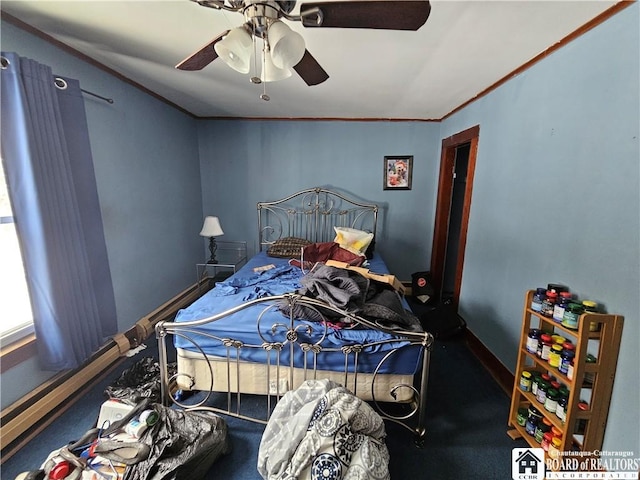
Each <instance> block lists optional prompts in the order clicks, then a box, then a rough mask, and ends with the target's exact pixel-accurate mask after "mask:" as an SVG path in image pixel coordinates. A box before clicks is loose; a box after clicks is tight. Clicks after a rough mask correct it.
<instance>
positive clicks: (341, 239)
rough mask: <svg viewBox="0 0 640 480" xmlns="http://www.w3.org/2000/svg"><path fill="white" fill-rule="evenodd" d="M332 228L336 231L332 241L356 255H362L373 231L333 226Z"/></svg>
mask: <svg viewBox="0 0 640 480" xmlns="http://www.w3.org/2000/svg"><path fill="white" fill-rule="evenodd" d="M333 229H334V230H335V231H336V238H335V239H334V240H333V241H334V242H336V243H337V244H338V245H340V246H341V247H342V248H344V249H345V250H349V251H350V252H351V253H355V254H356V255H364V254H365V252H366V251H367V247H368V246H369V244H370V243H371V241H372V240H373V233H370V232H363V231H362V230H356V229H355V228H347V227H333Z"/></svg>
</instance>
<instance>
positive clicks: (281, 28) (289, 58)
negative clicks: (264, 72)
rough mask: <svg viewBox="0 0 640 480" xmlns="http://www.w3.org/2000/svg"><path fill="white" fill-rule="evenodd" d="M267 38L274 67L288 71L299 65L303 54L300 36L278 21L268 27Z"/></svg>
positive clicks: (302, 43) (303, 48) (303, 47)
mask: <svg viewBox="0 0 640 480" xmlns="http://www.w3.org/2000/svg"><path fill="white" fill-rule="evenodd" d="M268 36H269V45H271V58H272V60H273V63H274V65H275V66H276V67H278V68H286V69H288V68H292V67H294V66H295V65H297V64H298V63H300V60H302V57H303V56H304V52H305V45H304V38H302V35H300V34H299V33H297V32H294V31H293V30H291V28H289V26H288V25H286V24H285V23H283V22H281V21H279V20H278V21H276V22H273V23H272V24H271V25H270V26H269V32H268Z"/></svg>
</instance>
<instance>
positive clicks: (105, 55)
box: [0, 0, 617, 119]
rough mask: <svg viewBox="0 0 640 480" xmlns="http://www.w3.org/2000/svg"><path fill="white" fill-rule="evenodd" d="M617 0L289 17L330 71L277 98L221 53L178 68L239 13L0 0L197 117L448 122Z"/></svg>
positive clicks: (443, 4)
mask: <svg viewBox="0 0 640 480" xmlns="http://www.w3.org/2000/svg"><path fill="white" fill-rule="evenodd" d="M328 1H331V0H328ZM297 3H298V5H299V4H300V3H304V1H302V2H300V1H299V2H297ZM615 3H617V2H615V1H604V0H602V1H598V0H595V1H594V0H589V1H582V0H570V1H541V0H515V1H481V0H471V1H454V0H441V1H438V0H433V1H432V2H431V7H432V8H431V15H430V17H429V19H428V20H427V22H426V24H425V25H424V26H423V27H422V28H420V29H419V30H418V31H417V32H406V31H384V30H360V29H337V28H315V29H312V28H305V27H303V26H302V25H301V24H299V23H297V22H288V24H289V26H291V27H292V28H293V29H294V30H296V31H298V32H299V33H301V34H302V35H303V36H304V38H305V42H306V47H307V50H309V52H310V53H311V54H312V55H313V56H314V57H315V58H316V60H317V61H318V62H319V63H320V65H322V67H323V68H324V69H325V70H326V71H327V73H328V74H329V79H328V80H327V81H326V82H324V83H321V84H320V85H316V86H313V87H309V86H307V85H306V84H305V83H304V81H303V80H302V79H301V78H300V77H299V76H298V75H297V74H296V73H295V72H294V74H293V76H292V77H290V78H288V79H286V80H283V81H280V82H274V83H269V84H267V93H268V94H269V96H270V97H271V101H269V102H265V101H263V100H260V98H259V95H260V94H261V93H262V86H257V85H253V84H251V83H250V82H249V76H248V75H242V74H240V73H237V72H235V71H234V70H231V69H230V68H229V67H228V66H227V65H226V64H225V63H224V62H222V60H220V59H218V60H216V61H214V62H213V63H211V64H210V65H209V66H207V67H205V68H204V69H203V70H201V71H198V72H189V71H180V70H176V69H175V68H174V66H175V65H176V64H177V63H179V62H180V61H181V60H183V59H184V58H185V57H187V56H189V55H190V54H191V53H193V52H195V51H196V50H198V49H200V47H202V46H203V45H205V44H206V43H208V42H210V41H211V40H212V39H213V38H214V37H216V36H217V35H218V34H219V33H221V32H222V31H224V30H226V29H229V28H233V27H236V26H239V25H241V24H242V23H243V17H242V16H241V15H240V14H237V13H232V12H226V11H218V10H214V9H211V8H205V7H202V6H200V5H198V4H196V3H193V2H190V1H189V0H135V1H131V0H130V1H111V0H108V1H94V0H84V1H69V0H67V1H57V0H35V1H34V0H2V3H1V4H0V7H1V8H2V10H3V11H5V12H6V13H8V14H10V15H12V16H14V17H16V18H18V19H19V20H21V21H22V22H24V23H26V24H28V25H30V26H32V27H34V28H36V29H37V30H40V31H42V32H44V33H46V34H48V35H50V36H52V37H54V38H55V39H57V40H58V41H60V42H62V43H64V44H66V45H68V46H70V47H72V48H74V49H75V50H78V51H79V52H81V53H83V54H85V55H87V56H89V57H91V58H92V59H94V60H96V61H97V62H99V63H101V64H103V65H105V66H107V67H109V68H110V69H112V70H114V71H116V72H118V73H120V74H121V75H123V76H125V77H127V78H129V79H131V80H133V81H134V82H137V83H138V84H140V85H142V86H143V87H145V88H146V89H148V90H151V91H152V92H155V93H156V94H158V95H160V96H161V97H164V98H165V99H167V100H169V101H170V102H172V103H174V104H176V105H178V106H180V107H181V108H183V109H185V110H187V111H189V112H191V113H192V114H194V115H196V116H199V117H263V118H264V117H266V118H358V119H366V118H374V119H383V118H392V119H440V118H442V117H443V116H445V115H446V114H448V113H450V112H451V111H452V110H454V109H455V108H456V107H458V106H460V105H462V104H463V103H465V102H466V101H468V100H470V99H472V98H473V97H475V96H476V95H477V94H478V93H480V92H482V91H483V90H485V89H486V88H487V87H489V86H491V85H492V84H494V83H495V82H497V81H498V80H500V79H501V78H503V77H504V76H505V75H508V74H509V73H511V72H513V71H514V70H515V69H517V68H518V67H519V66H521V65H523V64H524V63H526V62H527V61H529V60H530V59H532V58H533V57H535V56H536V55H538V54H539V53H541V52H543V51H544V50H546V49H548V48H549V47H551V46H553V45H554V44H555V43H557V42H558V41H560V40H561V39H563V38H564V37H566V36H567V35H568V34H570V33H572V32H573V31H575V30H576V29H578V28H579V27H581V26H582V25H584V24H585V23H587V22H589V21H590V20H592V19H593V18H594V17H596V16H598V15H599V14H600V13H602V12H603V11H605V10H607V9H608V8H609V7H611V6H612V5H614V4H615ZM298 11H299V6H296V8H295V9H294V11H293V12H292V13H294V14H295V13H297V12H298ZM18 53H20V52H18ZM57 73H59V74H62V75H64V72H57ZM80 81H81V82H82V79H80ZM98 93H100V94H103V95H105V96H109V92H98Z"/></svg>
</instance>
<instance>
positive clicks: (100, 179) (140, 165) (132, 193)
mask: <svg viewBox="0 0 640 480" xmlns="http://www.w3.org/2000/svg"><path fill="white" fill-rule="evenodd" d="M1 39H2V49H3V50H5V51H15V52H17V53H18V54H20V55H22V56H25V57H30V58H33V59H35V60H38V61H39V62H42V63H45V64H47V65H50V66H51V67H52V68H53V71H54V73H56V74H59V75H63V76H68V77H71V78H77V79H79V80H80V85H81V86H82V88H84V89H85V90H89V91H92V92H95V93H98V94H100V95H103V96H106V97H111V98H113V99H114V100H115V103H113V104H108V103H106V102H103V101H101V100H97V99H94V98H93V97H91V96H87V97H86V101H85V105H86V111H87V121H88V124H89V135H90V141H91V147H92V152H93V160H94V165H95V172H96V180H97V185H98V194H99V198H100V205H101V209H102V218H103V221H104V228H105V236H106V242H107V252H108V256H109V266H110V268H111V275H112V278H113V285H114V290H115V297H116V307H117V315H118V326H119V328H120V331H124V330H127V329H128V328H130V327H131V326H132V325H133V324H134V323H135V322H136V321H137V320H139V319H140V318H141V317H143V316H144V315H146V314H148V313H150V312H152V311H153V310H155V309H156V308H157V307H158V306H160V305H161V304H162V303H164V302H165V301H167V300H168V299H169V298H171V297H173V296H174V295H176V294H177V293H178V292H180V291H182V290H183V289H184V288H186V287H187V286H188V285H190V284H193V283H194V282H195V271H194V264H195V263H196V262H197V261H200V260H201V258H202V255H201V254H200V249H201V247H202V239H201V238H200V237H199V236H198V232H199V231H200V228H201V227H202V200H201V198H200V167H199V163H198V147H197V145H198V138H197V128H196V123H197V121H196V120H195V119H194V118H192V117H190V116H188V115H185V114H184V113H181V112H179V111H177V110H176V109H175V108H173V107H171V106H169V105H166V104H164V103H162V102H160V101H158V100H157V99H155V98H153V97H151V96H149V95H147V94H145V93H143V92H141V91H140V90H139V89H137V88H135V87H133V86H131V85H129V84H127V83H125V82H123V81H121V80H119V79H117V78H115V77H114V76H112V75H110V74H107V73H105V72H104V71H102V70H99V69H97V68H96V67H94V66H91V65H89V64H88V63H86V62H84V61H81V60H79V59H78V58H76V57H74V56H72V55H69V54H67V53H65V52H63V51H62V50H60V49H59V48H57V47H55V46H53V45H51V44H49V43H47V42H45V41H43V40H41V39H39V38H37V37H34V36H33V35H30V34H28V33H26V32H25V31H23V30H21V29H19V28H16V27H15V26H13V25H12V24H9V23H7V22H2V37H1ZM50 376H51V372H48V371H46V370H43V369H41V368H40V367H39V365H38V362H37V361H36V360H35V359H32V360H29V361H27V362H24V363H23V364H21V365H18V366H17V367H15V368H13V369H10V370H9V371H7V372H5V373H4V374H2V385H3V386H5V385H12V388H11V389H9V388H3V389H2V407H5V406H7V405H9V404H10V403H12V402H13V401H15V400H16V399H18V398H20V397H21V396H23V395H24V394H25V393H26V392H28V391H30V390H32V389H33V388H35V387H37V386H38V385H40V384H41V383H42V382H43V381H44V380H46V379H47V378H49V377H50Z"/></svg>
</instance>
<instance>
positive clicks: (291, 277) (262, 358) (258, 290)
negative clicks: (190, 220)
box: [174, 252, 421, 395]
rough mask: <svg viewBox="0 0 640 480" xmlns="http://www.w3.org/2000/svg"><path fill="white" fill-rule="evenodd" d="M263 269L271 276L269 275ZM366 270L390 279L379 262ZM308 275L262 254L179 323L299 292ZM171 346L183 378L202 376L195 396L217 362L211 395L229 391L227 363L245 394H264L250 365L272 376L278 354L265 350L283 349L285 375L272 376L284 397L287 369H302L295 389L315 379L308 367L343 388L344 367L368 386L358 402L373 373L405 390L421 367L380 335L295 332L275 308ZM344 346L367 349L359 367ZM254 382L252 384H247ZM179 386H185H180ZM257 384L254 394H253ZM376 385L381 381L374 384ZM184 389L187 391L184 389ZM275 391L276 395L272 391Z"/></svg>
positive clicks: (318, 325)
mask: <svg viewBox="0 0 640 480" xmlns="http://www.w3.org/2000/svg"><path fill="white" fill-rule="evenodd" d="M265 266H269V267H270V268H269V269H264V268H265ZM366 267H367V268H369V269H370V270H371V271H372V272H375V273H381V274H384V273H388V269H387V267H386V265H385V264H384V262H383V261H382V259H381V258H380V257H379V256H377V255H374V258H373V259H371V261H370V263H369V264H368V265H366ZM303 275H304V272H302V271H301V270H300V269H299V268H298V267H294V266H291V265H289V262H288V260H286V259H279V258H274V257H269V256H267V254H266V253H265V252H261V253H259V254H258V255H256V256H254V257H253V258H252V259H250V260H249V262H248V263H247V264H246V265H245V266H243V267H242V269H240V270H239V271H238V272H237V273H236V274H234V275H233V276H232V277H230V278H229V279H227V280H226V281H224V282H221V283H218V284H217V285H216V287H215V288H214V289H212V290H210V291H209V292H207V293H206V294H205V295H203V296H202V297H201V298H200V299H198V300H197V301H196V302H194V303H193V304H191V305H190V306H189V307H187V308H185V309H183V310H180V311H179V312H178V314H177V316H176V319H175V322H176V323H184V322H191V321H196V320H202V319H205V318H208V317H211V316H213V315H216V314H219V313H221V312H224V311H226V310H228V309H231V308H234V307H236V306H238V305H240V304H243V303H246V302H248V301H251V300H256V299H260V298H265V297H268V296H273V295H282V294H285V293H290V292H294V291H295V290H296V289H298V288H299V287H300V283H299V282H300V279H301V278H302V276H303ZM292 330H295V335H296V336H297V338H296V342H290V341H288V337H287V335H290V334H291V331H292ZM174 343H175V346H176V348H177V350H178V352H179V353H178V365H179V371H180V372H181V373H185V374H187V373H189V374H191V373H193V374H197V375H196V378H197V386H196V387H192V388H194V389H203V390H208V389H209V385H210V383H211V380H210V373H209V370H208V367H207V363H209V362H213V364H215V365H214V368H215V369H216V371H215V372H214V377H215V378H216V382H215V383H216V384H215V386H214V390H220V391H226V390H227V379H226V376H227V367H226V359H227V358H230V359H231V360H232V361H231V364H232V365H236V363H237V364H238V365H241V366H240V367H238V368H239V369H241V371H242V378H243V379H246V380H243V381H242V391H244V392H246V393H264V392H265V391H267V390H265V388H268V385H267V379H266V377H267V375H266V369H265V368H260V367H259V366H257V365H256V366H255V367H254V365H253V364H259V365H264V364H266V363H267V362H271V364H272V367H271V368H275V367H273V365H275V363H276V360H275V356H274V352H273V350H270V349H265V348H263V346H264V345H265V344H271V345H278V344H279V345H283V348H282V349H281V350H280V351H279V359H278V360H277V361H278V362H279V364H280V365H281V367H280V369H281V370H282V372H285V371H286V373H278V372H275V371H273V372H271V370H270V377H271V378H273V379H276V378H279V379H280V380H277V382H280V383H279V384H282V385H283V386H286V389H289V388H291V387H292V386H291V385H288V383H291V381H290V379H289V376H288V370H287V369H286V368H285V367H288V366H289V364H290V363H291V364H292V365H293V366H294V367H296V369H298V373H296V374H295V375H296V380H294V381H293V383H294V387H295V385H297V384H299V383H301V382H302V381H304V379H305V378H313V376H308V375H313V372H310V373H309V372H307V373H305V367H306V368H307V369H311V368H313V365H314V364H315V366H316V368H317V370H318V371H320V372H322V378H331V379H333V380H335V381H338V382H341V383H344V382H345V373H344V372H345V367H346V370H347V372H349V373H350V374H351V377H349V378H351V380H350V381H351V382H352V383H353V385H354V387H356V384H355V382H356V381H357V382H363V384H362V385H359V386H357V389H358V393H359V394H360V393H363V394H364V392H365V390H366V391H367V392H370V390H371V378H369V379H367V377H366V376H365V375H367V376H369V377H372V375H371V374H373V373H374V372H375V371H376V369H377V372H378V373H379V374H385V375H391V376H393V377H390V378H389V382H390V383H389V385H395V384H397V383H404V382H408V383H409V384H411V379H412V377H413V375H414V374H415V373H416V372H417V371H418V370H419V369H420V366H421V349H420V348H419V347H416V346H410V345H409V343H408V342H407V341H406V340H405V339H402V338H399V337H397V336H394V335H392V334H389V333H385V332H382V331H380V330H376V329H362V328H355V329H351V328H336V327H334V326H333V325H328V324H325V323H322V322H313V321H307V320H294V321H293V324H291V321H290V319H289V318H288V317H287V316H285V315H284V314H283V313H282V311H280V309H279V308H278V305H277V304H271V303H270V304H265V303H260V304H256V305H253V306H250V307H248V308H246V309H243V310H241V311H239V312H237V313H234V314H233V315H229V316H226V317H224V318H221V319H218V320H215V321H212V322H209V323H207V324H206V325H204V326H198V327H197V331H196V330H195V329H193V330H192V331H191V330H190V331H187V332H182V333H181V334H180V335H176V336H175V340H174ZM301 344H307V345H318V344H321V345H322V352H321V354H318V355H314V354H313V353H312V352H310V351H304V350H303V348H301V346H300V345H301ZM346 345H368V346H366V347H365V348H364V349H363V350H362V351H361V352H359V353H358V355H357V361H356V360H355V357H354V354H353V353H350V354H349V355H345V352H344V351H343V347H344V346H346ZM405 347H406V348H405ZM203 355H206V356H207V360H203ZM383 359H386V360H385V361H383ZM236 360H237V362H236ZM220 362H221V364H220V365H218V363H220ZM381 362H382V363H381ZM200 363H201V364H200ZM233 368H236V367H235V366H234V367H233ZM338 372H339V373H338ZM356 372H357V374H356ZM305 375H307V376H306V377H305ZM235 378H236V373H233V374H232V375H231V378H230V379H229V381H231V382H235V381H236V380H235ZM250 378H253V380H248V379H250ZM283 378H284V380H282V379H283ZM318 378H320V377H318ZM218 379H220V380H219V381H218ZM356 379H357V380H356ZM347 380H348V379H347ZM181 383H188V382H186V381H185V380H183V381H182V382H181ZM254 383H255V385H254V386H253V387H252V386H250V385H251V384H254ZM378 383H379V382H378V379H377V380H376V384H377V385H378ZM285 384H286V385H285ZM187 386H188V385H182V387H183V388H184V387H187ZM379 386H380V389H381V393H380V394H381V395H382V392H386V393H387V394H388V390H389V388H388V386H386V385H383V384H382V383H379ZM254 387H255V388H254ZM271 387H273V385H271ZM271 390H272V391H273V388H271ZM232 391H234V390H232ZM369 395H370V393H369Z"/></svg>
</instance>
